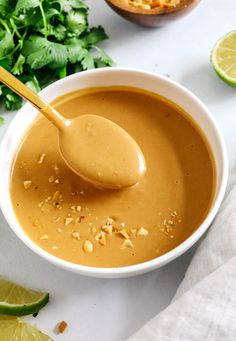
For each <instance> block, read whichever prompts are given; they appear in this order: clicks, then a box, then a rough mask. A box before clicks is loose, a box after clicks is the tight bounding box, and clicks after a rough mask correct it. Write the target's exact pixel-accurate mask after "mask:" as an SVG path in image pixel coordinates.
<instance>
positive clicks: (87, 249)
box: [83, 239, 93, 253]
mask: <svg viewBox="0 0 236 341" xmlns="http://www.w3.org/2000/svg"><path fill="white" fill-rule="evenodd" d="M83 250H84V252H86V253H92V252H93V243H92V242H91V241H90V240H88V239H87V240H85V242H84V244H83Z"/></svg>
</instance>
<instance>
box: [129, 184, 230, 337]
mask: <svg viewBox="0 0 236 341" xmlns="http://www.w3.org/2000/svg"><path fill="white" fill-rule="evenodd" d="M235 316H236V186H234V187H233V189H232V190H231V191H230V193H229V194H228V196H227V198H226V199H225V201H224V202H223V204H222V206H221V209H220V211H219V213H218V214H217V217H216V218H215V220H214V222H213V224H212V226H211V228H210V230H209V232H208V233H207V235H206V236H205V237H204V238H203V240H202V241H201V243H200V245H199V247H198V249H197V250H196V253H195V255H194V257H193V259H192V261H191V263H190V265H189V268H188V270H187V272H186V274H185V277H184V279H183V281H182V283H181V284H180V286H179V288H178V290H177V292H176V295H175V297H174V299H173V301H172V303H171V304H170V305H169V306H168V307H167V308H166V309H165V310H163V311H162V312H161V313H160V314H159V315H157V316H156V317H154V318H153V319H152V320H151V321H150V322H148V323H147V324H146V325H145V326H144V327H142V328H141V329H140V330H139V331H138V332H137V333H136V334H135V335H133V336H131V337H130V338H129V339H128V341H156V340H157V341H180V340H181V341H185V340H186V341H202V340H208V341H209V340H212V341H231V340H232V341H235V340H236V323H235Z"/></svg>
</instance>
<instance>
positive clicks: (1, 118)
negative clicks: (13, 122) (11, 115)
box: [0, 116, 5, 126]
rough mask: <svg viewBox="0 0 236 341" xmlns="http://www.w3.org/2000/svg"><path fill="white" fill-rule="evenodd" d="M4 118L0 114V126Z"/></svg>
mask: <svg viewBox="0 0 236 341" xmlns="http://www.w3.org/2000/svg"><path fill="white" fill-rule="evenodd" d="M4 122H5V120H4V118H3V117H2V116H0V126H2V125H3V124H4Z"/></svg>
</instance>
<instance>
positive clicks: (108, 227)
mask: <svg viewBox="0 0 236 341" xmlns="http://www.w3.org/2000/svg"><path fill="white" fill-rule="evenodd" d="M101 229H102V231H104V232H106V233H107V234H112V231H113V227H112V225H103V226H102V227H101Z"/></svg>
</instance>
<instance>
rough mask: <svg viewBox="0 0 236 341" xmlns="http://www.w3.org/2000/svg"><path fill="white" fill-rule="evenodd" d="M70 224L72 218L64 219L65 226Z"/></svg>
mask: <svg viewBox="0 0 236 341" xmlns="http://www.w3.org/2000/svg"><path fill="white" fill-rule="evenodd" d="M72 222H73V218H70V217H68V218H66V219H65V226H68V225H70V224H71V223H72Z"/></svg>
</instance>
